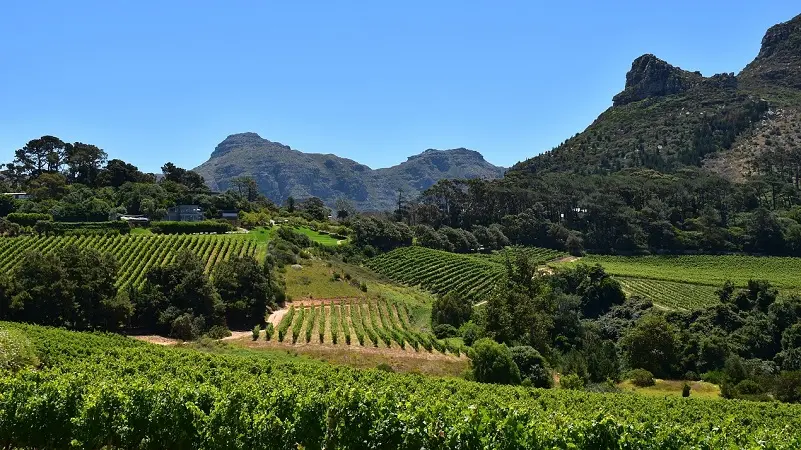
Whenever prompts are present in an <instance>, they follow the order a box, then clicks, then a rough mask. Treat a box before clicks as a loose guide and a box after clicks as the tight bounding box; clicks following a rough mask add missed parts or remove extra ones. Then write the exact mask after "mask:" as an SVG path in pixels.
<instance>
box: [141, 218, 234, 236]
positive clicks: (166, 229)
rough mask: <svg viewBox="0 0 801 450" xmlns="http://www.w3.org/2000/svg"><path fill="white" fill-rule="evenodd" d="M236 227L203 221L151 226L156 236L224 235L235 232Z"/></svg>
mask: <svg viewBox="0 0 801 450" xmlns="http://www.w3.org/2000/svg"><path fill="white" fill-rule="evenodd" d="M233 229H234V227H233V226H231V224H230V223H227V222H218V221H216V220H203V221H200V222H171V221H164V222H155V223H153V224H152V225H151V227H150V231H152V232H153V233H156V234H193V233H217V234H223V233H226V232H228V231H233Z"/></svg>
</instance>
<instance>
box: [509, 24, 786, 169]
mask: <svg viewBox="0 0 801 450" xmlns="http://www.w3.org/2000/svg"><path fill="white" fill-rule="evenodd" d="M799 111H801V15H799V16H797V17H795V18H794V19H792V20H790V21H788V22H786V23H782V24H778V25H776V26H773V27H771V28H770V29H769V30H768V31H767V33H766V34H765V37H764V39H763V40H762V48H761V50H760V52H759V55H758V56H757V57H756V59H755V60H754V61H753V62H752V63H750V64H749V65H748V66H747V67H746V68H745V69H744V70H743V71H742V72H741V73H740V74H738V75H736V76H735V75H734V74H733V73H729V74H718V75H714V76H711V77H704V76H702V75H701V73H700V72H690V71H686V70H683V69H681V68H678V67H675V66H672V65H670V64H668V63H667V62H665V61H662V60H660V59H659V58H657V57H656V56H654V55H650V54H649V55H643V56H641V57H639V58H637V59H636V60H634V62H633V63H632V65H631V70H630V71H629V72H628V74H627V75H626V84H625V88H624V90H623V91H622V92H621V93H619V94H617V95H616V96H615V97H614V99H613V105H612V107H610V108H609V109H607V110H606V111H604V112H603V113H602V114H601V115H600V116H599V117H598V118H597V119H596V120H595V121H594V122H593V123H592V124H591V125H590V126H589V127H587V129H586V130H584V131H583V132H581V133H579V134H577V135H575V136H573V137H572V138H570V139H568V140H566V141H565V142H564V143H562V144H561V145H559V146H558V147H556V148H554V149H553V150H551V151H548V152H545V153H542V154H540V155H537V156H535V157H533V158H530V159H528V160H526V161H523V162H521V163H518V164H517V165H515V166H514V167H513V168H512V169H511V170H510V173H511V174H515V173H522V174H526V173H528V174H531V173H545V172H574V173H605V172H614V171H617V170H621V169H624V168H629V167H646V168H651V169H656V170H660V171H663V172H670V171H675V170H678V169H680V168H682V167H686V166H704V167H706V168H708V169H710V170H715V171H719V172H721V173H722V174H723V175H725V176H727V177H730V178H737V179H739V178H742V177H743V176H745V175H748V174H753V173H758V172H764V171H765V170H773V168H768V167H767V166H766V164H765V161H764V160H765V156H764V155H766V152H769V153H771V155H773V156H771V158H773V157H774V156H776V155H775V153H776V152H778V153H782V154H784V153H786V152H787V151H790V149H789V146H790V145H793V142H794V138H793V137H792V136H796V135H797V137H799V138H801V128H799V125H798V122H797V121H795V120H792V119H793V118H797V117H799ZM783 133H784V135H785V139H777V138H776V136H781V135H783ZM788 133H789V134H790V135H791V136H790V138H789V139H788V138H787V134H788ZM771 136H772V137H773V139H771V138H770V137H771ZM785 141H786V143H787V145H788V148H787V149H786V151H785V149H784V148H782V147H781V145H779V144H778V143H780V142H785ZM760 160H761V162H760ZM796 164H798V163H796Z"/></svg>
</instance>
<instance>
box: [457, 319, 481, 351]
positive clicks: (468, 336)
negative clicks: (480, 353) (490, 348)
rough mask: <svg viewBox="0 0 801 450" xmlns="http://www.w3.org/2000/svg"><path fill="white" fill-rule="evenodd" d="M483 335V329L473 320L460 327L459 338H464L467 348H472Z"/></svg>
mask: <svg viewBox="0 0 801 450" xmlns="http://www.w3.org/2000/svg"><path fill="white" fill-rule="evenodd" d="M482 334H483V331H482V329H481V327H480V326H478V325H477V324H476V323H475V322H473V321H472V320H468V321H467V322H465V323H463V324H462V326H461V327H459V336H461V337H462V340H463V341H464V344H465V345H467V346H472V345H473V343H474V342H476V341H477V340H479V339H481V337H482Z"/></svg>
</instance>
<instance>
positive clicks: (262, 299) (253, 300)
mask: <svg viewBox="0 0 801 450" xmlns="http://www.w3.org/2000/svg"><path fill="white" fill-rule="evenodd" d="M212 283H213V285H214V288H215V290H216V291H217V293H219V294H220V298H221V300H222V302H223V303H224V304H225V318H226V322H227V324H228V326H229V327H234V328H238V329H246V328H247V327H248V326H250V325H251V324H253V323H256V324H261V323H263V322H264V313H265V311H266V310H267V307H268V306H269V307H274V306H276V305H277V303H278V300H279V299H280V298H281V296H280V294H279V293H278V291H279V290H280V287H279V285H278V282H277V281H276V280H275V279H271V278H270V274H269V273H268V272H267V271H266V270H265V268H264V267H262V265H260V264H259V263H258V262H257V261H256V260H255V259H254V258H253V257H251V256H245V257H239V256H237V257H234V258H232V259H229V260H226V261H222V262H221V263H219V264H217V266H216V267H215V269H214V277H213V281H212Z"/></svg>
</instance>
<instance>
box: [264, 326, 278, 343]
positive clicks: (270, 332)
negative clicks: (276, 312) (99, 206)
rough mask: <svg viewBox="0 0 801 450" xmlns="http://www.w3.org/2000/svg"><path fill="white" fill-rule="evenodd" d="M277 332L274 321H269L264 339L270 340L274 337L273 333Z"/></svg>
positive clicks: (265, 328)
mask: <svg viewBox="0 0 801 450" xmlns="http://www.w3.org/2000/svg"><path fill="white" fill-rule="evenodd" d="M274 332H275V327H274V326H273V324H272V323H268V324H267V326H266V327H264V334H265V336H264V339H265V340H267V341H269V340H270V339H272V338H273V333H274Z"/></svg>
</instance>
